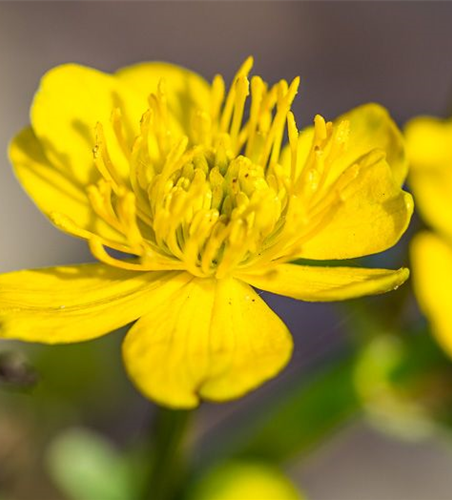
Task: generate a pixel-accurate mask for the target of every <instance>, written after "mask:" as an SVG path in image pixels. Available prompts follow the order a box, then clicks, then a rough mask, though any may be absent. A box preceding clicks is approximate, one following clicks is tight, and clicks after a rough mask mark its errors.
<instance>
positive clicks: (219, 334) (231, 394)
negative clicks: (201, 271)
mask: <svg viewBox="0 0 452 500" xmlns="http://www.w3.org/2000/svg"><path fill="white" fill-rule="evenodd" d="M148 300H149V301H150V304H151V312H150V313H149V314H147V315H146V316H144V317H143V318H141V319H140V320H139V321H138V322H137V323H136V324H135V325H134V326H133V327H132V329H131V330H130V332H129V333H128V334H127V336H126V339H125V341H124V344H123V356H124V361H125V364H126V367H127V371H128V373H129V376H130V377H131V379H132V380H133V381H134V382H135V384H136V385H137V387H138V388H139V389H140V390H141V391H142V392H143V393H144V394H145V395H146V396H147V397H149V398H150V399H153V400H155V401H157V402H158V403H160V404H163V405H166V406H170V407H173V408H192V407H194V406H196V405H197V404H198V403H199V400H200V398H201V397H202V398H205V399H210V400H213V401H226V400H229V399H233V398H237V397H239V396H242V395H243V394H245V393H246V392H248V391H250V390H251V389H254V388H255V387H257V386H259V385H260V384H262V383H263V382H264V381H265V380H267V379H269V378H271V377H274V376H275V375H276V374H277V373H278V372H279V371H280V370H281V369H282V368H283V367H284V366H285V365H286V363H287V362H288V360H289V358H290V355H291V352H292V339H291V336H290V334H289V332H288V330H287V328H286V326H285V325H284V324H283V322H282V321H281V320H280V319H279V318H278V317H277V316H276V315H275V314H274V313H273V312H272V311H271V310H270V309H269V308H268V307H267V305H266V304H265V303H264V302H263V301H262V300H261V299H260V298H259V296H258V295H257V294H256V293H255V292H254V291H253V289H252V288H251V287H249V286H248V285H246V284H244V283H242V282H240V281H237V280H232V279H224V280H214V279H199V278H193V279H192V280H191V281H190V282H189V283H187V284H186V285H185V286H184V287H183V288H174V284H173V283H172V282H170V283H168V285H166V286H164V287H160V288H159V289H158V290H156V291H155V293H153V294H152V296H149V298H148Z"/></svg>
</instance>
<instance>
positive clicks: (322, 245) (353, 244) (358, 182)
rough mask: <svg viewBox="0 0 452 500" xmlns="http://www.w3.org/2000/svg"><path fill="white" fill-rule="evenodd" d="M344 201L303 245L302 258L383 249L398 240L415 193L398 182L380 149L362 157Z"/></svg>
mask: <svg viewBox="0 0 452 500" xmlns="http://www.w3.org/2000/svg"><path fill="white" fill-rule="evenodd" d="M340 200H341V201H340V204H339V205H338V206H337V208H336V207H335V208H334V211H333V212H332V213H330V214H328V219H327V220H325V225H324V227H322V229H321V230H319V231H318V233H317V234H315V235H314V236H313V237H312V238H311V239H309V240H308V241H306V243H304V244H303V246H302V249H301V252H300V254H299V256H300V257H302V258H306V259H319V260H330V259H351V258H355V257H361V256H364V255H371V254H374V253H377V252H382V251H383V250H386V249H388V248H390V247H392V246H393V245H395V244H396V243H397V241H398V240H399V238H400V237H401V236H402V234H403V233H404V232H405V230H406V228H407V227H408V224H409V222H410V218H411V215H412V213H413V200H412V197H411V195H410V194H408V193H406V192H404V191H402V190H401V189H400V187H399V185H398V184H397V183H396V182H395V181H394V178H393V175H392V173H391V169H390V167H389V165H388V163H387V162H386V161H385V158H384V153H383V152H381V151H378V150H375V151H373V152H371V153H369V154H368V155H366V156H364V157H363V158H362V159H361V160H360V163H359V172H358V174H357V176H356V178H355V179H354V180H353V181H351V182H350V184H349V185H348V186H347V187H346V188H345V189H344V190H343V191H341V194H340Z"/></svg>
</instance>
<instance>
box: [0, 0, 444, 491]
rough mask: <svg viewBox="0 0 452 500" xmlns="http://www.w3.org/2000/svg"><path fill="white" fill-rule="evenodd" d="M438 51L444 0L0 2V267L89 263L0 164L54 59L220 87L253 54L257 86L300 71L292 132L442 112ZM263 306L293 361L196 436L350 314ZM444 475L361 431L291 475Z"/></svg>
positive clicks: (425, 455)
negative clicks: (280, 322) (183, 72)
mask: <svg viewBox="0 0 452 500" xmlns="http://www.w3.org/2000/svg"><path fill="white" fill-rule="evenodd" d="M451 54H452V3H449V2H408V1H404V2H367V1H366V2H340V1H339V2H295V1H293V2H283V1H274V2H260V1H248V2H234V1H224V2H214V1H210V2H209V1H204V2H189V1H183V2H173V1H168V2H132V1H122V2H121V1H117V2H112V1H99V2H88V1H86V2H84V1H80V2H66V1H62V2H55V1H54V2H39V1H33V2H20V1H19V2H17V1H15V2H12V1H11V2H0V151H1V152H2V153H1V155H0V167H1V168H0V203H1V207H0V232H1V233H0V234H1V244H0V270H1V271H10V270H15V269H20V268H33V267H39V266H50V265H55V264H65V263H74V262H84V261H87V260H91V257H90V254H89V252H88V250H87V248H86V245H85V243H84V242H82V241H79V240H75V239H73V238H71V237H69V236H66V235H64V234H62V233H60V232H59V231H58V230H57V229H55V228H53V227H52V226H51V224H50V223H49V222H48V221H47V220H46V219H45V217H44V216H43V215H41V214H40V212H39V211H38V210H37V209H36V208H35V206H34V205H33V203H32V201H31V200H30V199H29V198H28V197H27V196H26V195H25V194H24V192H23V191H22V189H21V187H20V186H19V184H18V183H17V181H16V179H15V178H14V175H13V173H12V170H11V168H10V165H9V163H8V160H7V157H6V149H7V144H8V141H9V140H10V139H11V137H12V136H13V135H14V134H15V133H16V132H17V131H18V130H19V129H21V128H22V127H24V126H26V125H27V123H28V112H29V106H30V103H31V100H32V98H33V93H34V91H35V90H36V88H37V86H38V83H39V79H40V77H41V76H42V75H43V74H44V73H45V72H46V71H47V70H49V69H50V68H52V67H54V66H56V65H58V64H62V63H66V62H76V63H80V64H84V65H88V66H93V67H95V68H98V69H101V70H103V71H114V70H115V69H117V68H119V67H122V66H127V65H130V64H133V63H136V62H138V61H146V60H161V61H168V62H172V63H176V64H179V65H182V66H185V67H187V68H190V69H193V70H194V71H196V72H198V73H200V74H202V75H203V76H205V77H206V78H207V79H212V77H213V76H214V75H215V74H216V73H217V72H221V73H222V74H223V75H224V76H225V78H226V80H230V79H231V78H232V76H233V74H234V71H235V70H236V69H237V68H238V66H239V65H240V63H241V62H242V61H243V60H244V59H245V58H246V57H247V56H248V55H253V56H254V58H255V67H254V71H255V72H256V73H258V74H260V75H261V76H262V77H263V78H264V79H265V80H266V81H269V82H275V81H276V80H278V79H280V78H285V79H288V80H289V79H291V78H293V77H295V76H297V75H300V76H301V82H302V83H301V89H300V92H299V95H298V97H297V99H296V102H295V105H294V111H295V115H296V117H297V121H298V124H299V125H303V126H305V125H308V124H310V123H311V121H312V119H313V117H314V115H315V114H316V113H321V114H322V115H324V116H325V117H326V118H330V119H332V118H334V117H335V116H337V115H338V114H340V113H342V112H344V111H346V110H348V109H350V108H352V107H354V106H356V105H359V104H361V103H365V102H369V101H375V102H379V103H381V104H383V105H384V106H386V107H387V108H388V109H389V110H390V112H391V113H392V115H393V116H394V117H395V119H396V120H397V121H398V122H399V124H401V125H402V124H403V123H404V122H405V121H406V120H408V119H409V118H410V117H412V116H414V115H419V114H434V115H440V116H441V115H446V114H447V112H448V111H449V109H450V105H451V102H452V57H451ZM397 264H400V265H402V264H405V265H406V264H407V263H406V262H397ZM396 293H398V292H396ZM266 299H267V300H268V301H269V302H270V303H271V304H272V306H273V307H274V309H275V310H276V311H277V312H278V313H279V314H280V315H281V316H282V317H283V318H284V320H285V321H286V323H287V324H288V326H289V327H290V329H291V331H292V332H293V335H294V339H295V343H296V351H295V356H294V359H293V361H292V363H291V365H290V367H289V368H288V369H287V371H286V373H285V375H284V376H282V377H280V378H279V379H277V380H275V381H272V382H271V383H269V384H268V385H267V386H266V387H264V388H263V389H261V390H259V391H257V392H256V393H254V394H252V395H251V396H249V397H248V398H245V399H244V400H243V401H241V402H234V403H230V404H227V405H223V406H214V405H206V407H204V409H203V412H202V425H203V426H204V427H205V428H200V430H199V432H200V433H203V432H210V431H211V430H212V429H214V428H215V427H217V426H221V425H222V422H225V421H227V419H228V417H229V416H230V415H232V414H234V413H235V412H236V411H240V412H242V413H241V414H242V415H243V414H246V411H245V412H244V408H245V410H246V407H247V406H246V405H250V406H252V405H253V404H254V402H255V401H258V400H259V399H260V398H262V397H265V396H266V394H267V393H271V394H275V393H277V391H279V390H280V389H281V388H283V387H284V384H285V381H286V380H289V379H290V381H291V382H293V379H294V378H295V377H303V376H304V375H305V374H306V373H308V372H309V371H310V370H311V369H314V368H315V367H317V366H318V365H321V364H322V363H327V362H328V360H329V359H330V358H331V357H334V356H335V353H336V352H340V351H341V350H342V349H343V348H344V345H346V340H345V339H346V335H345V333H344V331H345V329H346V326H347V322H348V321H349V318H347V316H346V315H345V316H344V314H341V315H339V314H338V312H337V309H336V307H335V306H331V305H321V304H311V305H310V304H302V303H298V302H296V301H292V300H286V299H282V298H276V297H270V296H268V297H266ZM107 354H108V356H113V355H114V354H113V353H112V350H111V349H110V350H109V352H108V353H107ZM117 356H118V357H119V352H117ZM100 369H101V368H100ZM130 392H131V394H130V395H128V396H127V398H128V401H130V402H131V403H130V404H131V406H130V408H133V409H134V413H133V412H132V411H131V410H130V408H129V409H128V410H127V411H125V416H126V417H125V420H127V419H128V423H124V422H123V423H122V424H121V425H122V426H123V428H121V429H120V431H119V432H122V433H125V434H127V432H129V430H130V428H132V427H133V426H134V425H135V424H136V422H141V425H142V421H143V420H144V419H145V418H146V413H147V411H148V408H147V406H146V405H147V403H143V402H142V398H141V396H139V395H138V394H136V393H135V392H134V391H133V390H132V389H131V390H130ZM140 412H141V413H140ZM132 413H133V415H132ZM137 415H138V416H137ZM134 418H136V420H134ZM120 421H121V418H120V416H118V415H116V416H115V422H120ZM112 426H113V427H114V425H113V424H112ZM201 427H202V426H201ZM451 467H452V454H450V452H449V451H448V450H447V451H446V450H445V449H444V447H443V446H442V445H441V444H440V443H435V442H428V443H424V444H416V445H412V444H410V445H408V444H401V443H399V442H397V441H395V440H391V439H390V438H387V437H381V436H380V435H379V434H377V433H376V432H374V431H372V430H370V429H369V428H368V427H366V426H365V425H364V424H363V425H360V426H359V427H356V428H351V429H349V430H348V431H347V433H346V434H344V435H342V436H340V438H337V439H335V440H333V442H332V443H331V445H330V446H329V447H326V448H324V449H322V450H320V451H319V452H317V453H316V454H314V455H313V456H312V457H311V458H309V460H308V461H307V462H306V461H303V462H302V463H300V464H299V465H297V466H296V467H295V469H296V470H294V471H293V472H294V476H295V477H297V480H299V482H300V484H301V485H302V486H303V488H304V489H305V490H306V491H307V493H308V494H309V495H310V498H311V499H312V500H342V499H343V500H393V499H397V500H405V499H408V498H409V499H410V500H424V499H426V498H430V499H446V498H450V491H451V487H452V478H451V474H450V472H449V471H450V470H451ZM432 471H434V473H433V472H432Z"/></svg>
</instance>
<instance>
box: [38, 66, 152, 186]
mask: <svg viewBox="0 0 452 500" xmlns="http://www.w3.org/2000/svg"><path fill="white" fill-rule="evenodd" d="M117 108H119V109H120V110H121V113H122V115H123V117H124V121H125V122H126V123H127V124H128V127H127V129H126V130H125V131H124V133H125V134H126V138H127V141H128V143H129V145H130V144H131V142H132V140H133V138H134V137H135V135H136V134H137V133H138V127H139V121H140V118H141V116H142V114H143V113H144V112H145V111H146V109H147V106H146V104H145V103H143V101H142V99H140V98H139V96H137V95H135V93H134V92H133V91H131V90H129V89H127V88H126V86H125V85H122V84H121V82H120V81H119V80H118V79H117V78H115V77H114V76H113V75H108V74H106V73H102V72H101V71H97V70H95V69H92V68H88V67H85V66H80V65H77V64H65V65H62V66H57V67H56V68H53V69H52V70H50V71H49V72H47V73H46V74H45V75H44V76H43V77H42V79H41V83H40V86H39V89H38V91H37V92H36V95H35V98H34V101H33V105H32V108H31V125H32V128H33V130H34V132H35V134H36V136H37V137H38V139H39V140H40V142H41V144H42V147H43V149H44V151H45V154H46V156H47V158H48V160H49V161H50V162H51V163H52V164H53V165H54V166H55V167H56V168H58V169H61V170H62V171H67V172H68V175H70V176H71V177H73V178H74V179H75V180H76V181H78V182H79V183H80V184H81V185H83V186H85V187H86V186H87V185H89V184H91V183H93V182H94V181H95V180H96V179H97V178H98V175H97V172H96V170H95V167H94V162H93V148H94V146H95V144H96V132H95V128H96V125H97V123H101V124H102V125H103V128H104V134H105V138H106V143H107V144H108V146H109V148H110V151H109V153H110V156H111V157H112V158H113V159H114V163H115V168H116V169H117V170H118V172H120V173H121V174H122V175H123V176H124V177H126V176H127V175H128V171H129V166H128V162H127V161H126V159H125V157H124V155H123V153H122V150H121V148H120V146H119V144H118V141H117V140H116V139H115V137H116V136H115V133H114V128H113V125H112V122H111V117H112V112H113V110H115V109H117Z"/></svg>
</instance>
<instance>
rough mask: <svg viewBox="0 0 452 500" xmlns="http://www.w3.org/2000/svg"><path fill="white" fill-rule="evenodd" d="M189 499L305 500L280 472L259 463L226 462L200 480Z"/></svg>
mask: <svg viewBox="0 0 452 500" xmlns="http://www.w3.org/2000/svg"><path fill="white" fill-rule="evenodd" d="M189 499H190V500H305V499H306V497H305V496H304V495H303V494H302V493H300V492H299V491H298V490H297V488H296V487H295V486H294V485H293V484H292V482H291V481H290V480H289V478H288V477H286V476H285V475H284V474H283V473H282V472H281V471H280V470H278V469H277V468H276V467H273V466H271V465H268V464H264V463H259V462H251V461H249V462H245V461H235V462H226V463H225V464H223V465H220V466H217V467H216V468H214V469H213V470H211V471H210V472H209V473H208V474H207V475H206V476H204V477H202V478H201V481H200V482H199V484H197V485H196V486H195V488H194V491H193V493H192V494H191V495H190V496H189Z"/></svg>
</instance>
